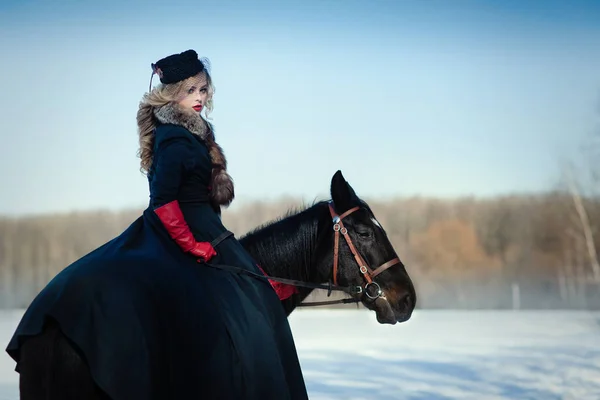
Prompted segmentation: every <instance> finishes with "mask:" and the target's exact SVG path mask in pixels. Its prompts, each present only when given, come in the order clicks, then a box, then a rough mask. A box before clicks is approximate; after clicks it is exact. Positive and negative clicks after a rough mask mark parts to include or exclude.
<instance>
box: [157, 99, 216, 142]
mask: <svg viewBox="0 0 600 400" xmlns="http://www.w3.org/2000/svg"><path fill="white" fill-rule="evenodd" d="M154 116H155V117H156V118H157V119H158V120H159V121H160V122H162V123H163V124H174V125H181V126H183V127H184V128H186V129H187V130H188V131H190V132H192V133H193V134H194V135H196V136H198V137H199V138H200V139H202V140H204V141H206V137H207V136H208V134H209V133H210V129H209V126H208V122H207V121H206V120H205V119H204V118H202V116H201V115H200V114H199V113H197V112H196V111H187V110H184V109H183V108H181V107H180V106H179V105H178V104H176V103H169V104H166V105H164V106H162V107H160V108H154Z"/></svg>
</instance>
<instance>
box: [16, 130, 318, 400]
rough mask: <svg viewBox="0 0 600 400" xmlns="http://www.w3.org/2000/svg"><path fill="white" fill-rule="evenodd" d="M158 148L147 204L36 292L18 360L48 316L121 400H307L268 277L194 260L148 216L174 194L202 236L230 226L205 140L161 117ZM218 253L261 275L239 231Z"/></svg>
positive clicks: (19, 334)
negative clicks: (215, 190)
mask: <svg viewBox="0 0 600 400" xmlns="http://www.w3.org/2000/svg"><path fill="white" fill-rule="evenodd" d="M154 148H155V153H154V160H153V166H152V169H151V171H150V172H149V174H148V179H149V184H150V204H149V207H148V208H147V209H146V210H145V211H144V212H143V214H142V215H141V216H140V217H139V218H138V219H137V220H136V221H135V222H133V223H132V224H131V225H130V226H129V227H128V228H127V229H126V230H125V231H124V232H123V233H122V234H121V235H119V236H118V237H116V238H114V239H113V240H111V241H109V242H108V243H106V244H104V245H103V246H101V247H99V248H98V249H96V250H94V251H92V252H91V253H89V254H87V255H86V256H84V257H82V258H81V259H79V260H77V261H76V262H74V263H73V264H71V265H70V266H68V267H67V268H66V269H64V270H63V271H62V272H61V273H59V274H58V275H57V276H56V277H55V278H54V279H53V280H52V281H51V282H50V283H49V284H48V285H47V286H46V287H45V288H44V289H43V290H42V291H41V293H40V294H39V295H38V296H37V297H36V298H35V300H34V301H33V302H32V304H31V305H30V307H29V308H28V309H27V311H26V313H25V315H24V317H23V319H22V321H21V322H20V324H19V326H18V328H17V330H16V332H15V334H14V336H13V338H12V340H11V341H10V343H9V345H8V348H7V352H8V353H9V354H10V356H11V357H13V358H14V359H15V360H16V361H17V362H18V361H19V348H20V340H21V339H22V338H24V337H25V336H26V335H34V334H37V333H39V332H40V331H41V330H42V327H43V324H44V321H45V318H46V317H52V318H54V319H55V320H56V321H58V323H59V324H60V326H61V328H62V330H63V331H64V333H65V334H66V336H68V337H69V338H70V339H71V340H72V341H73V342H74V343H75V344H76V345H77V346H78V347H79V348H80V349H81V350H82V351H83V354H84V355H85V358H86V359H87V361H88V363H89V364H90V366H91V370H92V374H93V377H94V379H95V380H96V382H97V383H98V385H99V386H100V387H101V388H102V389H104V390H105V391H106V392H107V393H108V394H109V395H110V396H111V398H112V399H114V400H130V399H139V400H146V399H148V400H150V399H161V400H163V399H201V398H206V399H209V398H220V399H280V400H283V399H306V398H307V394H306V389H305V384H304V380H303V377H302V373H301V370H300V365H299V361H298V357H297V354H296V349H295V346H294V342H293V339H292V335H291V331H290V327H289V324H288V321H287V318H286V315H285V313H284V310H283V307H282V306H281V303H280V301H279V299H278V297H277V295H276V293H275V292H274V290H273V289H272V287H271V286H270V285H269V283H268V282H266V281H265V280H260V279H256V278H252V277H251V276H246V275H244V274H235V273H231V272H226V271H223V270H219V269H216V268H211V267H210V266H207V265H203V264H200V263H198V262H197V258H196V257H194V256H191V255H189V254H186V253H183V252H182V250H181V249H180V248H179V247H178V245H177V244H176V243H175V242H174V241H173V240H172V239H171V238H170V237H169V235H168V233H167V231H166V230H165V229H164V227H163V225H162V223H161V221H160V220H159V219H158V217H157V216H156V215H155V214H154V212H153V209H154V208H155V207H157V206H158V205H161V204H164V203H167V202H170V201H172V200H175V199H177V200H179V202H180V203H181V208H182V211H183V213H184V216H185V219H186V221H187V223H188V225H189V226H190V228H191V230H192V232H193V234H194V236H195V237H196V240H198V241H212V240H213V239H215V238H217V237H218V236H219V235H220V234H221V233H223V232H224V231H225V230H226V228H225V227H224V226H223V224H222V223H221V218H220V215H219V214H218V212H216V211H215V207H214V206H211V204H209V203H208V202H207V193H208V189H207V187H208V185H209V181H210V174H211V162H210V157H209V152H208V149H207V146H206V144H205V142H204V141H203V140H200V139H199V138H198V137H197V136H196V135H193V134H192V133H191V132H190V131H188V130H187V129H186V128H184V127H182V126H178V125H173V124H161V125H159V126H158V127H157V129H156V136H155V144H154ZM216 251H217V253H218V255H217V256H215V257H214V258H213V259H212V260H211V263H212V262H214V263H218V264H228V265H234V266H237V267H242V268H246V269H248V270H251V271H254V272H257V273H260V271H259V269H258V268H257V266H256V264H255V261H254V260H253V259H252V258H251V257H250V256H249V254H248V253H247V252H246V251H245V250H244V248H243V247H242V246H241V245H240V243H239V242H238V241H237V240H236V239H235V238H234V237H229V238H228V239H226V240H224V241H223V242H221V243H220V244H219V245H218V246H217V248H216ZM17 370H18V365H17Z"/></svg>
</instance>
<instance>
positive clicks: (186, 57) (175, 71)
mask: <svg viewBox="0 0 600 400" xmlns="http://www.w3.org/2000/svg"><path fill="white" fill-rule="evenodd" d="M151 67H152V71H153V75H154V74H155V73H156V74H157V75H158V76H159V77H160V81H161V82H162V83H164V84H167V83H175V82H179V81H182V80H184V79H187V78H190V77H192V76H194V75H196V74H198V73H200V72H202V71H203V70H204V69H205V68H204V64H203V63H202V62H201V61H200V60H199V59H198V54H197V53H196V52H195V51H194V50H187V51H184V52H183V53H179V54H172V55H170V56H168V57H165V58H163V59H161V60H159V61H157V62H156V63H154V64H151Z"/></svg>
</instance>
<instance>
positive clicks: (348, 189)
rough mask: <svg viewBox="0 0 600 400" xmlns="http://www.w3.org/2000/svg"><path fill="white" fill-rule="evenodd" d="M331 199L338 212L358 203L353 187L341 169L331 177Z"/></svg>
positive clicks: (342, 211)
mask: <svg viewBox="0 0 600 400" xmlns="http://www.w3.org/2000/svg"><path fill="white" fill-rule="evenodd" d="M331 199H332V200H333V203H334V205H335V209H336V211H337V212H338V213H340V214H342V213H344V212H345V211H347V210H349V209H351V208H352V207H354V206H357V205H359V199H358V196H357V195H356V193H355V192H354V189H352V186H350V184H349V183H348V182H346V179H344V175H342V171H339V170H338V171H337V172H336V173H335V174H334V175H333V178H331Z"/></svg>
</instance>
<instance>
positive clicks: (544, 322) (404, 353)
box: [0, 309, 600, 400]
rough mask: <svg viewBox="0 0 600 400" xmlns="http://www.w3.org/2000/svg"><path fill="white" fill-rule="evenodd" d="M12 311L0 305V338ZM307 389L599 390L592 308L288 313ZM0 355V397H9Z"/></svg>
mask: <svg viewBox="0 0 600 400" xmlns="http://www.w3.org/2000/svg"><path fill="white" fill-rule="evenodd" d="M19 317H20V312H18V311H13V312H0V348H1V349H2V350H3V349H4V348H5V347H6V343H7V340H8V338H9V336H10V335H11V333H12V330H13V328H14V326H15V324H16V323H17V321H18V318H19ZM290 322H291V324H292V329H293V330H294V335H295V338H296V343H297V346H298V352H299V355H300V359H301V362H302V365H303V369H304V373H305V377H306V381H307V385H308V389H309V394H310V398H311V399H314V400H325V399H344V400H350V399H378V400H386V399H398V400H402V399H411V400H414V399H419V400H429V399H431V400H437V399H481V400H487V399H489V400H493V399H540V400H552V399H564V400H567V399H577V400H587V399H593V400H598V399H600V313H590V312H562V311H556V312H555V311H523V312H513V311H476V312H474V311H421V310H417V312H416V313H415V315H414V317H413V319H411V320H410V321H409V322H407V323H404V324H399V325H395V326H381V325H378V324H377V322H376V321H375V319H374V315H373V314H372V313H369V312H367V311H358V310H352V309H350V310H325V309H309V310H299V311H297V312H295V313H294V314H293V315H292V316H291V318H290ZM13 368H14V364H13V363H12V362H11V359H10V358H9V357H8V356H7V355H6V353H4V352H3V353H2V354H1V355H0V400H16V399H18V393H17V374H16V373H14V372H13Z"/></svg>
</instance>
